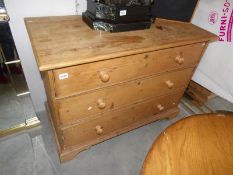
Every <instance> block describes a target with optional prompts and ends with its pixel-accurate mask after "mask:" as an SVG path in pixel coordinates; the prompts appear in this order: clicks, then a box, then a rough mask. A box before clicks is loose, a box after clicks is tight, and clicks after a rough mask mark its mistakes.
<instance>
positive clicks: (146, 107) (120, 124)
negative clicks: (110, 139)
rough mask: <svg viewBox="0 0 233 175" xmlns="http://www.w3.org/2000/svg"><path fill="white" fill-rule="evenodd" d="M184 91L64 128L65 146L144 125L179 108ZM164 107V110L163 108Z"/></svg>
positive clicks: (84, 142)
mask: <svg viewBox="0 0 233 175" xmlns="http://www.w3.org/2000/svg"><path fill="white" fill-rule="evenodd" d="M182 93H183V91H178V92H176V93H173V94H170V95H167V96H163V97H159V98H153V99H149V100H146V101H143V102H141V103H135V104H133V105H131V106H128V107H125V108H121V109H118V110H115V111H109V112H106V113H103V114H101V115H96V116H95V117H89V118H85V119H84V120H83V121H80V120H79V122H78V123H76V124H74V125H69V126H67V127H64V128H62V132H63V137H64V146H65V147H66V148H68V147H70V146H77V145H80V146H81V145H85V144H86V143H87V142H89V141H91V140H94V139H96V138H102V137H105V136H106V135H108V134H109V133H112V132H116V131H118V130H121V129H122V128H126V127H128V126H130V125H132V124H134V123H143V122H142V121H144V120H149V119H150V118H152V116H155V115H157V114H159V113H162V112H164V111H168V110H169V109H174V108H175V107H177V105H178V102H179V100H180V98H181V94H182ZM161 107H162V108H161ZM97 126H98V127H100V128H102V132H101V133H98V131H97V130H96V127H97Z"/></svg>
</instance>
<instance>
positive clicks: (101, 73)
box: [99, 71, 110, 83]
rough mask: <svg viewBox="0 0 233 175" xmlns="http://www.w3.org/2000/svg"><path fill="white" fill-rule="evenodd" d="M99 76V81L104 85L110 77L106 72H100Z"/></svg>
mask: <svg viewBox="0 0 233 175" xmlns="http://www.w3.org/2000/svg"><path fill="white" fill-rule="evenodd" d="M99 76H100V79H101V81H102V82H104V83H105V82H108V81H109V79H110V76H109V74H108V73H107V72H106V71H101V72H100V74H99Z"/></svg>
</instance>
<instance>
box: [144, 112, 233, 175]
mask: <svg viewBox="0 0 233 175" xmlns="http://www.w3.org/2000/svg"><path fill="white" fill-rule="evenodd" d="M232 133H233V115H232V114H203V115H196V116H193V117H187V118H185V119H183V120H180V121H178V122H177V123H175V124H173V125H171V126H170V127H168V128H167V129H166V130H165V131H164V132H162V133H161V134H160V136H159V137H158V139H157V140H156V141H155V143H154V144H153V146H152V147H151V149H150V151H149V153H148V155H147V157H146V159H145V162H144V165H143V168H142V172H141V175H188V174H190V175H232V174H233V134H232Z"/></svg>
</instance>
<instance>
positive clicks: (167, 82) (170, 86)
mask: <svg viewBox="0 0 233 175" xmlns="http://www.w3.org/2000/svg"><path fill="white" fill-rule="evenodd" d="M166 85H167V87H168V88H169V89H171V88H172V87H173V86H174V83H172V82H171V81H170V80H167V81H166Z"/></svg>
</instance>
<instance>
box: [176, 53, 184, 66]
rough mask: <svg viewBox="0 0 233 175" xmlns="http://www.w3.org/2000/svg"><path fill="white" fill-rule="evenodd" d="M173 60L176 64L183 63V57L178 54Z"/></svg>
mask: <svg viewBox="0 0 233 175" xmlns="http://www.w3.org/2000/svg"><path fill="white" fill-rule="evenodd" d="M175 61H176V63H178V64H180V65H181V64H183V63H184V57H182V56H181V55H178V56H177V57H176V58H175Z"/></svg>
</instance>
